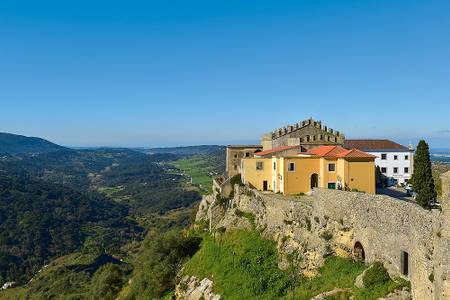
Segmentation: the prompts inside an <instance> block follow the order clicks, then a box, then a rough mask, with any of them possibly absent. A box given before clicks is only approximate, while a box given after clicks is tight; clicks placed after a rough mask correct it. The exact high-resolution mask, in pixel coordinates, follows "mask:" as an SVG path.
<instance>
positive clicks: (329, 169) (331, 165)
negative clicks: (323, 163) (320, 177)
mask: <svg viewBox="0 0 450 300" xmlns="http://www.w3.org/2000/svg"><path fill="white" fill-rule="evenodd" d="M328 171H330V172H334V171H336V164H328Z"/></svg>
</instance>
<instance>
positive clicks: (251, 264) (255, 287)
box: [183, 230, 408, 300]
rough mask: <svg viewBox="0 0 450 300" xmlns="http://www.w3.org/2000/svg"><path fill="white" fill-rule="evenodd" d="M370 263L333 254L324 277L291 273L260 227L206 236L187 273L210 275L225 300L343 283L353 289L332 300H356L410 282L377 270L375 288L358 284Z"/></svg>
mask: <svg viewBox="0 0 450 300" xmlns="http://www.w3.org/2000/svg"><path fill="white" fill-rule="evenodd" d="M366 268H367V266H366V265H364V264H363V263H361V262H354V261H353V260H350V259H345V258H341V257H337V256H329V257H327V258H326V260H325V264H324V266H323V267H321V268H320V269H319V275H318V276H316V277H314V278H312V279H308V278H303V277H300V276H298V277H294V276H290V275H289V273H288V272H285V271H282V270H280V269H279V268H278V255H277V250H276V247H275V243H274V242H272V241H268V240H264V239H262V238H261V236H260V235H259V234H258V233H257V232H256V231H244V230H231V231H227V232H225V233H224V234H222V235H220V236H216V238H215V239H214V238H213V237H211V236H206V237H205V238H204V239H203V241H202V244H201V248H200V250H199V251H198V252H197V253H196V254H195V255H194V256H193V257H192V258H191V259H190V260H189V261H188V262H187V263H186V265H185V267H184V271H183V272H184V274H187V275H194V276H196V277H197V278H199V279H200V280H201V279H203V278H205V277H207V278H210V279H211V280H213V282H214V286H213V289H214V292H215V293H218V294H220V295H221V296H222V297H223V298H224V299H300V300H302V299H304V300H306V299H311V298H312V297H314V296H316V295H318V294H320V293H323V292H326V291H331V290H333V289H335V288H342V289H348V291H347V292H344V293H342V294H341V295H337V296H335V297H329V299H348V296H349V295H351V294H353V295H354V297H355V299H356V300H359V299H361V300H362V299H365V300H370V299H377V298H379V297H382V296H384V295H386V294H388V293H390V292H392V291H393V290H395V289H397V288H401V287H403V286H406V285H408V282H406V281H404V280H400V279H397V280H396V281H393V280H391V279H390V278H389V279H386V277H384V276H381V275H380V274H378V273H375V274H371V285H370V286H369V287H365V288H362V289H358V288H356V287H354V283H355V279H356V277H357V276H358V275H359V274H361V273H362V272H363V271H364V270H365V269H366ZM291 275H292V273H291ZM378 275H380V277H378ZM378 279H379V280H378Z"/></svg>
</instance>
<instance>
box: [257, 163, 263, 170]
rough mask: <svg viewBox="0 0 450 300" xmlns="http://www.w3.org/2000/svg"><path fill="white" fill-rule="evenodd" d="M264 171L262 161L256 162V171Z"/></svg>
mask: <svg viewBox="0 0 450 300" xmlns="http://www.w3.org/2000/svg"><path fill="white" fill-rule="evenodd" d="M262 169H264V162H263V161H257V162H256V170H262Z"/></svg>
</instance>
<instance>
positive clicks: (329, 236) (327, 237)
mask: <svg viewBox="0 0 450 300" xmlns="http://www.w3.org/2000/svg"><path fill="white" fill-rule="evenodd" d="M320 237H321V238H323V239H324V240H325V241H329V240H331V239H332V238H333V234H332V233H331V232H329V231H325V232H324V233H322V234H321V235H320Z"/></svg>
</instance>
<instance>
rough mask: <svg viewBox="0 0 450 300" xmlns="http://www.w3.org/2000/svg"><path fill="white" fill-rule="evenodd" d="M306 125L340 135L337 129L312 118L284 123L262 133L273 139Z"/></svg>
mask: <svg viewBox="0 0 450 300" xmlns="http://www.w3.org/2000/svg"><path fill="white" fill-rule="evenodd" d="M308 126H312V127H314V128H317V129H319V130H322V131H324V132H325V133H328V134H331V135H333V136H336V137H339V136H341V135H342V134H341V133H340V132H339V131H337V130H334V129H332V128H328V126H326V125H323V124H322V121H316V120H314V119H313V118H309V119H307V120H304V121H300V122H298V123H295V124H291V125H286V126H284V127H281V128H278V129H276V130H274V131H272V132H270V133H268V134H266V135H264V137H265V138H268V137H270V138H271V139H272V140H275V139H278V138H280V137H283V136H285V135H287V134H290V133H293V132H295V131H297V130H299V129H301V128H305V127H308Z"/></svg>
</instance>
